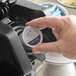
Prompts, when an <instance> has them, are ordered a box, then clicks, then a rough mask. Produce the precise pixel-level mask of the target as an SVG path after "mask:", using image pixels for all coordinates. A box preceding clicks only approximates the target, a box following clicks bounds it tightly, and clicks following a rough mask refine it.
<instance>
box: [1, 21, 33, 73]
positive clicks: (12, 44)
mask: <svg viewBox="0 0 76 76" xmlns="http://www.w3.org/2000/svg"><path fill="white" fill-rule="evenodd" d="M0 36H3V37H4V39H5V40H6V41H7V42H2V43H0V44H2V45H4V44H6V45H5V46H6V48H8V49H9V48H10V49H9V50H8V49H6V50H5V49H4V50H3V51H4V52H3V54H2V55H3V57H2V56H0V59H2V61H1V62H0V63H1V64H2V62H3V64H5V65H9V64H10V65H12V66H14V65H13V63H12V62H13V60H12V59H11V61H10V60H8V59H10V58H11V57H12V55H11V54H13V56H14V57H15V59H16V61H18V62H17V63H18V64H19V67H20V69H18V70H21V69H22V70H21V71H22V72H23V73H24V74H27V73H29V72H30V71H31V70H32V67H31V64H30V61H29V59H28V57H27V54H26V52H25V50H24V48H23V46H22V44H21V42H20V40H19V37H18V36H17V34H16V33H15V32H14V31H13V30H12V28H10V27H9V26H7V25H5V24H3V23H1V22H0ZM2 39H3V38H2ZM3 41H4V40H3ZM7 45H8V47H7ZM2 47H4V46H2ZM2 47H1V48H2ZM4 48H5V47H4ZM6 51H9V52H8V53H6ZM1 53H2V51H1V52H0V54H1ZM9 53H11V54H10V55H9ZM7 55H9V56H11V57H8V56H7ZM7 60H8V61H7ZM27 64H28V65H27ZM5 65H4V66H5ZM16 67H17V66H16ZM19 67H18V68H19ZM11 70H12V69H11ZM4 73H6V71H4Z"/></svg>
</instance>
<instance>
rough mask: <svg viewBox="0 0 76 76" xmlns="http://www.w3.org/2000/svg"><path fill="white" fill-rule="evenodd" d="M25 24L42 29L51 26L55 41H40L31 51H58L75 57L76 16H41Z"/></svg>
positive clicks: (66, 55) (69, 56)
mask: <svg viewBox="0 0 76 76" xmlns="http://www.w3.org/2000/svg"><path fill="white" fill-rule="evenodd" d="M26 25H27V26H30V25H31V26H33V27H37V28H39V29H44V28H46V27H49V28H52V31H53V33H54V35H55V36H56V38H57V41H56V42H50V43H42V44H39V45H37V46H36V47H34V48H33V53H59V54H62V55H64V56H65V57H68V58H72V59H76V16H72V15H70V16H61V17H57V16H56V17H41V18H37V19H34V20H32V21H30V22H28V23H26Z"/></svg>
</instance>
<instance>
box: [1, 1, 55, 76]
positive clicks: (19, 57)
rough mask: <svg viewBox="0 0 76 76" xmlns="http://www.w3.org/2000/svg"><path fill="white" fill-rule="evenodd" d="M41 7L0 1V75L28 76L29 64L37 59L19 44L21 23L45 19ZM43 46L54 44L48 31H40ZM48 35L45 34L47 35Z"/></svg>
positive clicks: (21, 29) (23, 25)
mask: <svg viewBox="0 0 76 76" xmlns="http://www.w3.org/2000/svg"><path fill="white" fill-rule="evenodd" d="M44 9H45V8H44V7H42V6H39V5H37V4H34V3H30V2H27V1H26V0H0V74H1V76H4V75H6V76H24V75H25V76H31V71H32V65H34V64H35V59H38V60H40V59H41V58H40V56H41V57H43V59H42V60H40V61H43V60H44V59H45V55H44V54H40V55H34V54H29V53H32V48H30V47H27V46H25V45H23V43H22V41H21V38H20V34H21V33H22V32H23V30H24V28H25V27H26V25H25V23H26V22H28V21H30V20H32V19H35V18H38V17H43V16H45V12H44ZM42 33H43V43H44V42H52V41H56V38H55V36H54V35H53V33H52V30H51V29H49V28H46V29H44V30H42ZM47 33H48V34H47Z"/></svg>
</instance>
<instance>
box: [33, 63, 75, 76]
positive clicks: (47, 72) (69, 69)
mask: <svg viewBox="0 0 76 76" xmlns="http://www.w3.org/2000/svg"><path fill="white" fill-rule="evenodd" d="M34 76H75V66H74V64H73V63H70V64H64V65H52V64H48V63H43V64H42V65H40V66H39V67H38V68H37V70H36V72H35V75H34Z"/></svg>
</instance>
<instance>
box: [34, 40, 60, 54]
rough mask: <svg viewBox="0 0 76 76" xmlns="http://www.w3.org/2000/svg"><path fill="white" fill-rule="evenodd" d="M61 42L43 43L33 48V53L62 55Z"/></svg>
mask: <svg viewBox="0 0 76 76" xmlns="http://www.w3.org/2000/svg"><path fill="white" fill-rule="evenodd" d="M59 47H60V41H56V42H49V43H42V44H39V45H37V46H36V47H34V48H33V53H51V52H53V53H60V49H59Z"/></svg>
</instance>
